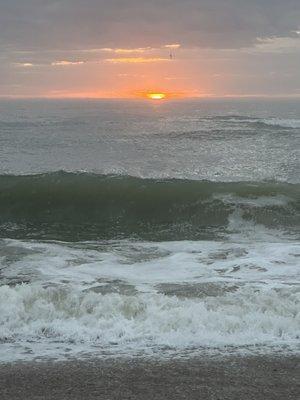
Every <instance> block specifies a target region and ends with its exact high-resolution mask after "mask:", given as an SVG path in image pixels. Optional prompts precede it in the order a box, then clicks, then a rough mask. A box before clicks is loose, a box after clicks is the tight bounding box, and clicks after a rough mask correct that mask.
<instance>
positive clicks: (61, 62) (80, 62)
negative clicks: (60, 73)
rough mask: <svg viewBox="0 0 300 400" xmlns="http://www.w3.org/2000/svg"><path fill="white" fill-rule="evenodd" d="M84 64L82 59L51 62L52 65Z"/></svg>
mask: <svg viewBox="0 0 300 400" xmlns="http://www.w3.org/2000/svg"><path fill="white" fill-rule="evenodd" d="M82 64H84V61H66V60H62V61H54V62H52V63H51V66H52V67H66V66H69V65H82Z"/></svg>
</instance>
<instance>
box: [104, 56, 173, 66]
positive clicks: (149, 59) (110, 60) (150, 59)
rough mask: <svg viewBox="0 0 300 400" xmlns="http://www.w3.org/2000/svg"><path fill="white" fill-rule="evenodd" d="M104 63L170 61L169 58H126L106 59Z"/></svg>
mask: <svg viewBox="0 0 300 400" xmlns="http://www.w3.org/2000/svg"><path fill="white" fill-rule="evenodd" d="M105 61H106V62H109V63H112V64H140V63H155V62H162V61H170V60H169V58H161V57H153V58H146V57H126V58H107V59H106V60H105Z"/></svg>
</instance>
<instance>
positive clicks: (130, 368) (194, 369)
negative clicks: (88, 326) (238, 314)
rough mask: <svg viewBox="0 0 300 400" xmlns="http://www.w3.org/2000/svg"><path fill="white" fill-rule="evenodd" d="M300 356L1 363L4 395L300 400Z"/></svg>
mask: <svg viewBox="0 0 300 400" xmlns="http://www.w3.org/2000/svg"><path fill="white" fill-rule="evenodd" d="M299 398H300V357H298V356H290V357H287V356H285V357H282V356H281V357H279V356H276V357H275V356H274V357H270V356H255V357H254V356H252V357H236V356H235V357H226V358H223V359H220V358H216V359H214V358H207V357H206V358H194V359H189V360H178V359H176V360H168V361H158V360H153V359H152V360H141V359H130V360H129V359H114V360H112V359H110V360H102V361H101V360H88V361H74V360H73V361H68V362H50V361H48V362H31V363H21V362H18V363H11V364H0V399H1V400H6V399H9V400H12V399H22V400H27V399H28V400H29V399H30V400H35V399H43V400H44V399H51V400H52V399H56V400H68V399H72V400H77V399H78V400H79V399H80V400H90V399H101V400H113V399H122V400H125V399H131V400H133V399H139V400H148V399H149V400H150V399H151V400H156V399H157V400H158V399H159V400H161V399H166V400H167V399H172V400H176V399H178V400H179V399H180V400H183V399H197V400H202V399H203V400H206V399H207V400H210V399H211V400H218V399H219V400H226V399H228V400H235V399H237V400H248V399H249V400H250V399H255V400H260V399H261V400H262V399H263V400H268V399H270V400H276V399H278V400H279V399H280V400H288V399H293V400H297V399H299Z"/></svg>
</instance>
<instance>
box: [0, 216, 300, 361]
mask: <svg viewBox="0 0 300 400" xmlns="http://www.w3.org/2000/svg"><path fill="white" fill-rule="evenodd" d="M229 229H231V230H232V233H231V234H230V235H229V236H228V238H227V239H226V240H224V241H219V242H218V241H180V242H160V243H152V242H151V243H147V242H145V243H142V242H130V241H118V242H117V241H115V242H83V243H61V242H40V243H39V242H36V241H18V240H4V241H2V243H1V250H2V253H3V254H12V255H13V257H11V256H10V257H9V258H8V259H7V258H6V257H5V256H4V257H2V259H1V260H0V265H1V273H2V283H3V282H6V283H9V284H13V285H15V282H16V281H19V282H20V281H22V280H23V281H25V282H28V283H27V284H23V285H16V286H10V287H9V286H7V285H4V286H2V287H0V341H2V342H3V344H1V347H2V348H3V353H2V355H1V357H0V359H1V360H2V361H3V360H6V361H8V360H13V359H22V358H26V359H28V358H30V357H31V358H34V357H36V356H39V355H43V356H45V357H46V356H51V357H62V356H65V355H66V354H70V355H75V354H78V353H81V354H82V353H89V354H91V353H92V352H94V351H96V352H100V353H101V352H102V353H103V352H104V353H106V354H108V353H109V354H110V353H116V352H117V353H118V354H120V353H123V354H131V353H132V352H142V353H143V354H145V353H149V351H151V352H155V351H156V349H159V348H161V347H163V348H165V347H166V346H169V347H171V348H172V349H174V351H176V352H181V351H186V350H187V349H190V348H191V347H194V348H197V349H199V348H200V347H204V348H208V349H211V348H218V349H220V351H222V348H224V346H237V347H238V348H241V346H256V345H259V346H265V347H268V346H275V347H276V346H277V348H281V347H282V346H288V347H291V348H294V347H295V345H296V342H297V337H298V335H299V334H300V333H299V300H300V299H299V291H297V288H298V287H299V284H300V279H299V254H300V246H299V243H298V242H296V241H294V240H291V239H290V238H286V239H285V238H284V237H281V236H280V235H279V234H278V232H277V231H275V233H274V232H272V231H270V230H267V229H266V228H265V227H263V226H258V225H255V224H253V223H251V222H246V221H244V220H243V219H242V216H241V213H239V212H236V213H235V214H233V215H232V216H231V221H230V224H229ZM243 230H244V231H243ZM168 285H169V286H168ZM170 285H175V289H176V287H177V288H178V287H179V288H180V287H184V288H183V291H181V294H180V295H179V296H173V295H172V293H173V294H175V293H177V292H176V290H174V286H173V289H172V286H171V290H169V291H168V287H170ZM176 285H177V286H176ZM195 285H202V286H201V288H203V287H204V288H208V289H205V290H204V295H197V293H196V294H192V295H190V294H189V293H192V292H193V287H195ZM114 287H115V288H117V290H115V289H114ZM124 287H125V289H126V290H127V293H125V292H124V291H122V290H123V289H124ZM199 287H200V286H199ZM210 287H217V288H218V289H217V290H216V291H215V292H214V291H212V293H210V292H209V290H210V289H209V288H210ZM122 288H123V289H122ZM164 288H166V289H164ZM189 288H191V291H189ZM226 288H231V289H232V290H231V289H230V290H229V291H228V290H227V289H226ZM119 289H120V290H119ZM172 290H173V291H172ZM184 290H186V292H184ZM101 293H102V294H101ZM103 293H106V294H103ZM163 293H169V295H166V294H163ZM194 293H195V292H194ZM66 349H68V350H66ZM95 349H96V350H95ZM102 353H101V354H102Z"/></svg>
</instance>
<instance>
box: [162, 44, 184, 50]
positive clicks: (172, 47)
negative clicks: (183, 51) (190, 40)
mask: <svg viewBox="0 0 300 400" xmlns="http://www.w3.org/2000/svg"><path fill="white" fill-rule="evenodd" d="M164 47H166V48H167V49H179V47H181V45H180V44H179V43H174V44H165V45H164Z"/></svg>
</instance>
